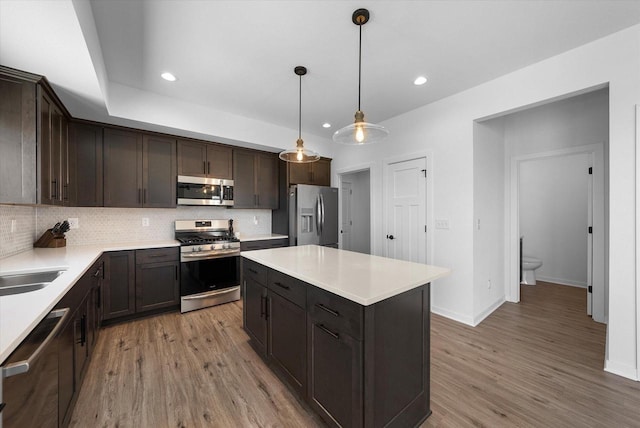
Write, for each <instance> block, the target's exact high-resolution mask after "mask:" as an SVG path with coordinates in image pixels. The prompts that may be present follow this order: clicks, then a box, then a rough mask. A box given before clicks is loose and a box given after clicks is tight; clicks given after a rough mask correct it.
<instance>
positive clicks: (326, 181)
mask: <svg viewBox="0 0 640 428" xmlns="http://www.w3.org/2000/svg"><path fill="white" fill-rule="evenodd" d="M287 168H289V184H290V185H291V184H314V185H316V186H330V185H331V159H328V158H321V159H320V160H319V161H317V162H311V163H295V162H287Z"/></svg>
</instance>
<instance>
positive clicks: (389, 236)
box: [387, 235, 396, 239]
mask: <svg viewBox="0 0 640 428" xmlns="http://www.w3.org/2000/svg"><path fill="white" fill-rule="evenodd" d="M387 239H396V238H395V237H394V236H393V235H387Z"/></svg>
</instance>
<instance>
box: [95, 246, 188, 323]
mask: <svg viewBox="0 0 640 428" xmlns="http://www.w3.org/2000/svg"><path fill="white" fill-rule="evenodd" d="M104 258H105V274H104V277H105V279H104V285H103V287H102V289H103V291H102V302H103V304H102V319H103V320H105V321H106V320H110V319H114V318H121V317H125V316H132V315H136V314H140V313H144V312H148V311H153V310H158V309H162V308H172V307H175V306H177V305H179V304H180V280H179V278H180V253H179V247H168V248H153V249H145V250H127V251H115V252H109V253H105V255H104Z"/></svg>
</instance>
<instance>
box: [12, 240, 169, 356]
mask: <svg viewBox="0 0 640 428" xmlns="http://www.w3.org/2000/svg"><path fill="white" fill-rule="evenodd" d="M179 245H180V244H179V243H178V242H177V241H174V240H168V241H153V242H127V243H122V244H100V245H86V246H84V245H83V246H77V247H62V248H34V249H33V250H31V251H25V252H24V253H20V254H16V255H15V256H11V257H7V258H4V259H0V274H2V275H10V274H16V273H24V272H39V271H40V272H41V271H48V270H53V269H66V271H65V272H64V273H63V274H62V275H60V276H59V277H58V278H56V279H55V281H53V282H52V283H51V284H49V285H47V286H46V287H45V288H43V289H40V290H35V291H31V292H28V293H23V294H13V295H10V296H0V363H2V361H4V360H5V359H6V358H7V357H8V356H9V354H11V352H13V350H14V349H15V348H17V347H18V345H19V344H20V342H22V340H23V339H24V338H25V337H26V336H27V335H28V334H29V332H30V331H31V330H32V329H33V328H34V327H35V326H36V325H38V323H39V322H40V321H41V320H42V319H43V318H44V317H45V316H46V315H47V314H48V313H49V312H50V311H51V309H53V307H54V306H55V305H56V303H58V302H59V301H60V299H62V297H63V296H64V295H65V294H66V292H67V291H69V290H70V289H71V287H73V285H74V284H75V283H76V282H77V281H78V280H79V279H80V277H81V276H82V275H83V274H84V273H85V272H86V271H87V269H89V268H90V267H91V265H92V264H93V262H95V261H96V260H97V259H98V257H100V255H101V254H102V253H103V252H106V251H121V250H135V249H143V248H162V247H177V246H179Z"/></svg>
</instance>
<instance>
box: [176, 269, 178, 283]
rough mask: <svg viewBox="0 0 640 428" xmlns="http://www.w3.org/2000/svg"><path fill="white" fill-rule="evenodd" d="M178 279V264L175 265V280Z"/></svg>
mask: <svg viewBox="0 0 640 428" xmlns="http://www.w3.org/2000/svg"><path fill="white" fill-rule="evenodd" d="M177 280H178V265H176V281H177Z"/></svg>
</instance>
